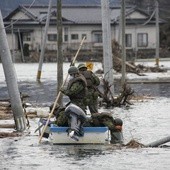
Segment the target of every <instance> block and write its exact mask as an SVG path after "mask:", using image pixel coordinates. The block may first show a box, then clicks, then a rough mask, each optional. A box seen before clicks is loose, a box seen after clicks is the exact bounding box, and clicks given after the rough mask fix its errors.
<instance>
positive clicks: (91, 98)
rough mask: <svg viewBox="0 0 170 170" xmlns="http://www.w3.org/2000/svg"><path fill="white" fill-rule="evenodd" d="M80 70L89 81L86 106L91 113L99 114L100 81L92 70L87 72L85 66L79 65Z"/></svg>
mask: <svg viewBox="0 0 170 170" xmlns="http://www.w3.org/2000/svg"><path fill="white" fill-rule="evenodd" d="M78 69H79V72H80V74H82V75H83V76H84V77H85V79H86V81H87V89H88V93H87V96H86V100H85V101H86V103H85V104H86V105H87V106H88V107H89V110H90V113H91V114H93V113H98V96H99V93H98V90H97V86H98V85H99V84H100V79H99V78H98V77H97V76H96V75H95V74H94V73H93V72H92V71H90V70H87V67H86V66H85V64H79V65H78Z"/></svg>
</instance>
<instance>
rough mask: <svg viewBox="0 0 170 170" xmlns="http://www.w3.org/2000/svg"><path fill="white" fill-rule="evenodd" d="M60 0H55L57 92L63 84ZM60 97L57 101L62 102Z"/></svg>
mask: <svg viewBox="0 0 170 170" xmlns="http://www.w3.org/2000/svg"><path fill="white" fill-rule="evenodd" d="M61 1H62V0H57V94H58V93H59V91H60V88H61V86H62V84H63V53H62V42H63V41H62V35H63V33H62V3H61ZM62 97H63V95H60V98H59V100H58V103H59V104H60V105H61V104H62Z"/></svg>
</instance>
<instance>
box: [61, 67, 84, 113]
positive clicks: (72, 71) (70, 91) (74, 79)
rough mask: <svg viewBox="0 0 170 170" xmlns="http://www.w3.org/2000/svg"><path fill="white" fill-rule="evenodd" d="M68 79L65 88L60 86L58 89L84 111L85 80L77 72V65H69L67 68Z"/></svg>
mask: <svg viewBox="0 0 170 170" xmlns="http://www.w3.org/2000/svg"><path fill="white" fill-rule="evenodd" d="M68 74H69V75H70V80H69V82H68V85H67V87H66V88H61V89H60V91H61V92H62V93H63V94H65V95H67V96H68V97H69V99H70V102H71V103H73V104H75V105H77V106H79V107H80V108H81V109H82V110H83V111H84V112H86V105H85V101H84V100H85V99H86V93H87V82H86V79H85V78H84V76H83V75H81V74H79V71H78V69H77V67H75V66H71V67H70V68H69V70H68Z"/></svg>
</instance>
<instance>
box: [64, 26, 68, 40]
mask: <svg viewBox="0 0 170 170" xmlns="http://www.w3.org/2000/svg"><path fill="white" fill-rule="evenodd" d="M64 41H65V42H67V41H68V27H65V28H64Z"/></svg>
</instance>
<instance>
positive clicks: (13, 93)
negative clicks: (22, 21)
mask: <svg viewBox="0 0 170 170" xmlns="http://www.w3.org/2000/svg"><path fill="white" fill-rule="evenodd" d="M0 40H1V41H0V57H1V60H2V65H3V69H4V74H5V79H6V83H7V88H8V93H9V97H10V102H11V108H12V112H13V115H14V121H15V127H16V130H17V131H20V132H22V131H24V130H25V129H26V123H25V116H24V112H23V107H22V103H21V98H20V93H19V89H18V85H17V78H16V72H15V69H14V66H13V63H12V58H11V53H10V50H9V46H8V41H7V39H6V32H5V27H4V24H3V19H2V14H1V11H0Z"/></svg>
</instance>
